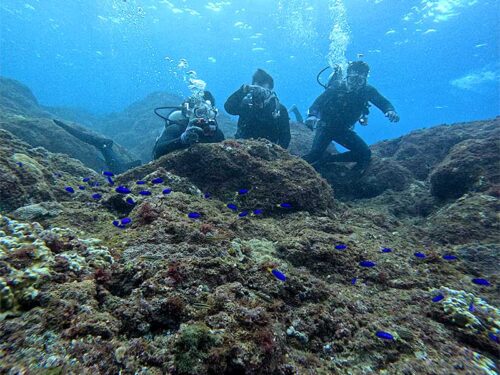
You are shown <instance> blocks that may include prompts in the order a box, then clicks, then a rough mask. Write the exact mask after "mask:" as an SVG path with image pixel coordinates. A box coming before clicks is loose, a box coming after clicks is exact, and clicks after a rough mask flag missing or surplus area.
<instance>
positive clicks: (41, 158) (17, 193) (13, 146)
mask: <svg viewBox="0 0 500 375" xmlns="http://www.w3.org/2000/svg"><path fill="white" fill-rule="evenodd" d="M91 173H92V171H91V170H89V169H88V168H86V167H85V166H84V165H83V164H82V163H81V162H80V161H78V160H74V159H70V158H68V157H67V156H65V155H62V154H52V153H49V152H47V150H45V149H43V148H35V149H33V148H31V147H30V145H28V144H27V143H24V142H22V141H21V140H20V139H18V138H16V137H15V136H14V135H13V134H11V133H9V132H7V131H5V130H1V129H0V175H1V176H2V178H1V179H0V212H9V211H12V210H15V209H17V208H19V207H22V206H26V205H31V204H36V203H41V202H45V201H58V200H65V199H69V195H70V194H69V193H68V192H66V191H65V187H66V186H69V185H73V186H75V189H76V186H77V184H78V183H79V178H78V177H75V176H85V175H89V174H91Z"/></svg>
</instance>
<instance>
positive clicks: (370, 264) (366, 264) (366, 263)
mask: <svg viewBox="0 0 500 375" xmlns="http://www.w3.org/2000/svg"><path fill="white" fill-rule="evenodd" d="M359 265H360V266H361V267H375V263H374V262H370V261H369V260H362V261H361V262H359Z"/></svg>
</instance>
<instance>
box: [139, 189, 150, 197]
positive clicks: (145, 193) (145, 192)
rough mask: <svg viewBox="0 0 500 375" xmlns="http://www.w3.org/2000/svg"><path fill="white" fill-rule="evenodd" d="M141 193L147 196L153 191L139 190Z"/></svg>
mask: <svg viewBox="0 0 500 375" xmlns="http://www.w3.org/2000/svg"><path fill="white" fill-rule="evenodd" d="M139 194H140V195H146V196H147V195H151V192H150V191H148V190H141V191H140V192H139Z"/></svg>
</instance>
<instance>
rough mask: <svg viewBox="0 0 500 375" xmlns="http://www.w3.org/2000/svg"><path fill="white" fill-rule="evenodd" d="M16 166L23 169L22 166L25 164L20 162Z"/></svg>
mask: <svg viewBox="0 0 500 375" xmlns="http://www.w3.org/2000/svg"><path fill="white" fill-rule="evenodd" d="M16 164H17V165H18V166H19V167H22V166H23V165H24V164H23V163H21V162H20V161H18V162H17V163H16Z"/></svg>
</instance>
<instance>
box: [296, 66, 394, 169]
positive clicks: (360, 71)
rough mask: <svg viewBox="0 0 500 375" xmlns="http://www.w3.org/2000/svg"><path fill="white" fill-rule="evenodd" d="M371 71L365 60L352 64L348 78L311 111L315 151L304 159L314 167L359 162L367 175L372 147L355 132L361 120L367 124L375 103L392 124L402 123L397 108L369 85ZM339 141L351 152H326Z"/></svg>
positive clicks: (358, 164) (332, 88)
mask: <svg viewBox="0 0 500 375" xmlns="http://www.w3.org/2000/svg"><path fill="white" fill-rule="evenodd" d="M369 70H370V68H369V67H368V65H367V64H366V63H364V62H362V61H355V62H351V63H350V64H349V66H348V68H347V77H346V79H345V80H343V81H338V82H336V83H335V84H333V85H329V87H328V88H327V89H326V91H325V92H324V93H323V94H321V95H320V96H319V97H318V98H317V99H316V100H315V101H314V103H313V105H312V106H311V108H310V109H309V112H308V117H307V119H306V126H308V127H310V128H316V135H315V137H314V141H313V145H312V148H311V151H310V152H309V153H308V154H307V155H305V156H304V159H305V160H306V161H308V162H309V163H311V164H315V163H317V162H320V163H324V162H356V163H357V164H356V166H355V169H356V170H357V171H359V172H360V173H363V172H364V170H365V169H366V167H367V166H368V165H369V163H370V159H371V151H370V149H369V148H368V145H367V144H366V143H365V142H364V141H363V140H362V139H361V138H360V137H359V136H358V135H357V134H356V133H355V132H354V130H353V129H354V125H355V123H356V122H357V121H360V123H361V124H363V125H366V122H367V118H366V114H367V108H368V106H369V103H373V104H374V105H375V106H376V107H377V108H379V109H380V110H381V111H382V112H383V113H384V114H385V116H386V117H387V118H388V119H389V120H390V121H391V122H398V121H399V115H398V114H397V113H396V111H395V109H394V106H393V105H392V104H391V103H390V102H389V101H388V100H387V99H386V98H384V97H383V96H382V95H381V94H380V93H379V92H378V91H377V89H375V88H374V87H373V86H370V85H368V84H367V77H368V72H369ZM332 141H335V142H337V143H338V144H340V145H342V146H343V147H345V148H347V149H348V150H349V151H348V152H344V153H341V154H335V155H332V154H329V155H328V156H326V157H325V156H324V152H325V150H326V148H327V147H328V145H329V144H330V142H332Z"/></svg>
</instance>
